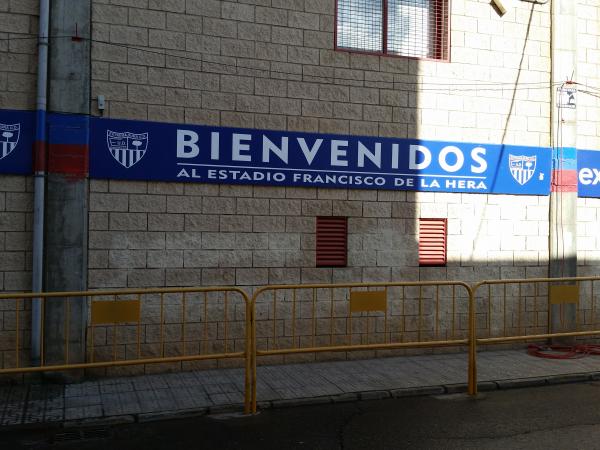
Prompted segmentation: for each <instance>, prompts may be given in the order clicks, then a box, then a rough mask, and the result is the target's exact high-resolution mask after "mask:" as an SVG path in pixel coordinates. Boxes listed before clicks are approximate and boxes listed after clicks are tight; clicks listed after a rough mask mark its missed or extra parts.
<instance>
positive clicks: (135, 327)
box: [0, 287, 253, 413]
mask: <svg viewBox="0 0 600 450" xmlns="http://www.w3.org/2000/svg"><path fill="white" fill-rule="evenodd" d="M34 299H40V302H41V309H42V318H44V316H45V309H46V305H47V303H48V302H50V301H52V302H58V304H60V303H62V308H63V316H64V320H65V322H64V326H63V333H62V334H63V335H64V336H63V338H64V342H62V343H58V344H59V345H56V343H55V345H54V346H53V348H54V350H55V349H56V347H60V348H61V349H62V355H60V356H57V355H56V354H55V353H56V352H55V351H53V352H52V353H53V354H52V355H50V356H48V354H47V353H48V348H47V347H48V345H49V344H48V343H47V342H45V341H44V334H45V333H44V332H43V329H42V333H41V342H40V348H41V352H40V353H41V355H40V360H41V361H40V365H39V366H33V365H32V364H31V363H30V355H29V349H30V342H28V340H27V339H26V338H25V337H26V336H27V335H28V333H25V331H26V330H27V329H28V328H27V325H28V324H29V322H30V304H31V301H33V300H34ZM74 301H89V308H88V310H89V315H88V322H87V323H88V324H89V326H88V329H87V338H86V342H85V343H84V345H85V347H86V348H85V353H86V358H85V360H84V361H81V360H79V361H73V359H75V358H74V357H73V355H72V353H74V352H73V351H72V349H71V348H70V346H72V345H74V344H75V345H77V343H76V340H75V341H73V339H71V338H70V335H71V332H70V329H71V323H70V317H71V303H72V302H74ZM56 304H57V303H55V305H54V307H56ZM0 309H2V310H4V313H5V317H6V312H7V311H11V312H12V313H14V316H15V317H14V323H15V327H14V332H12V331H11V332H8V333H10V336H8V335H7V336H5V341H8V342H9V343H10V344H14V345H9V347H8V348H12V350H11V351H8V348H4V349H3V350H6V351H5V352H4V353H5V355H6V354H12V355H13V356H12V357H6V356H5V357H4V358H3V363H2V365H0V375H8V374H24V373H31V372H49V371H67V370H74V369H98V368H109V367H123V366H135V365H146V364H157V363H184V362H193V361H209V360H213V361H215V360H221V359H233V358H239V359H243V360H244V364H245V400H244V404H245V411H246V413H249V412H250V400H251V387H252V385H253V384H252V380H251V376H252V366H251V362H252V359H253V358H252V357H251V350H252V348H253V347H252V345H251V343H250V339H251V336H252V332H251V329H252V325H251V319H252V311H251V302H250V300H249V297H248V296H247V295H246V293H245V292H244V291H243V290H241V289H238V288H234V287H214V288H172V289H169V288H166V289H139V290H114V291H86V292H52V293H36V294H33V293H18V294H17V293H12V294H2V295H0ZM45 326H47V325H46V324H45V321H44V320H42V328H44V327H45ZM5 329H6V327H5ZM79 345H81V344H79Z"/></svg>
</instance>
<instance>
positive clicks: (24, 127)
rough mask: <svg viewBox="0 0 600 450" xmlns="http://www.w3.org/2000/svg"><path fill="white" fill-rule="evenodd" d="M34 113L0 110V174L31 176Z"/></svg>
mask: <svg viewBox="0 0 600 450" xmlns="http://www.w3.org/2000/svg"><path fill="white" fill-rule="evenodd" d="M34 137H35V112H34V111H12V110H0V173H6V174H15V175H31V173H32V171H33V168H32V164H33V162H32V161H33V142H34Z"/></svg>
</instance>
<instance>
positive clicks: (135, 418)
mask: <svg viewBox="0 0 600 450" xmlns="http://www.w3.org/2000/svg"><path fill="white" fill-rule="evenodd" d="M599 380H600V372H591V373H573V374H560V375H552V376H547V377H531V378H515V379H510V380H495V381H480V382H479V383H478V384H477V389H478V391H480V392H487V391H496V390H499V391H503V390H508V389H521V388H529V387H540V386H550V385H559V384H568V383H581V382H589V381H599ZM466 392H467V384H466V383H458V384H446V385H434V386H415V387H406V388H394V389H389V390H373V391H361V392H344V393H341V394H336V395H325V396H319V397H304V398H291V399H278V400H267V401H262V402H259V403H258V409H259V410H266V409H280V408H290V407H297V406H313V405H323V404H329V403H333V404H336V403H348V402H358V401H373V400H384V399H401V398H407V397H420V396H430V395H452V394H463V393H466ZM243 409H244V405H243V404H239V403H238V404H229V405H219V406H211V407H202V408H196V409H186V410H171V411H160V412H151V413H139V414H125V415H118V416H107V417H96V418H87V419H76V420H65V421H62V422H60V421H57V422H38V423H31V424H16V425H6V426H1V427H0V433H2V432H9V431H15V430H27V429H31V430H34V429H40V428H43V429H73V428H87V427H99V426H106V427H109V426H115V425H127V424H132V423H150V422H156V421H161V420H176V419H185V418H191V417H199V416H219V415H233V416H235V417H236V418H244V417H250V416H244V415H243V414H240V412H241V411H243ZM233 416H232V417H233Z"/></svg>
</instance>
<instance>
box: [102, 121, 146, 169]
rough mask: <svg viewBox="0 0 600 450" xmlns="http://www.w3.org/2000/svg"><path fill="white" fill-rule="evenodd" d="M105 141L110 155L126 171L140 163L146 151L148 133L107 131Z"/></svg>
mask: <svg viewBox="0 0 600 450" xmlns="http://www.w3.org/2000/svg"><path fill="white" fill-rule="evenodd" d="M106 141H107V142H108V148H109V150H110V154H111V155H112V156H113V158H115V159H116V160H117V161H118V162H119V164H121V165H122V166H123V167H125V168H126V169H129V168H130V167H132V166H134V165H135V164H137V163H138V162H140V160H141V159H142V158H143V157H144V155H145V154H146V150H147V149H148V133H141V134H135V133H129V132H124V133H119V132H116V131H110V130H107V131H106Z"/></svg>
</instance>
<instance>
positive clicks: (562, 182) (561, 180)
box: [550, 170, 577, 192]
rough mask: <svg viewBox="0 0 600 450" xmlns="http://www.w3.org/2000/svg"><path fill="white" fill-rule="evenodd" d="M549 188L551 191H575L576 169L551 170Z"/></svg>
mask: <svg viewBox="0 0 600 450" xmlns="http://www.w3.org/2000/svg"><path fill="white" fill-rule="evenodd" d="M550 189H551V191H552V192H577V171H576V170H553V171H552V183H550Z"/></svg>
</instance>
